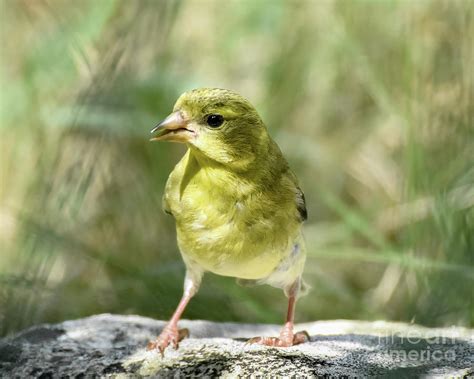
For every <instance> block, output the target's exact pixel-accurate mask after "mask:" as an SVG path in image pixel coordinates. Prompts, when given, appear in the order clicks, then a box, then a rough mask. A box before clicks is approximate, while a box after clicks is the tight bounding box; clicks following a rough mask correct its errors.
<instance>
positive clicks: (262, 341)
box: [247, 331, 309, 347]
mask: <svg viewBox="0 0 474 379" xmlns="http://www.w3.org/2000/svg"><path fill="white" fill-rule="evenodd" d="M308 341H309V334H308V332H307V331H302V332H297V333H295V334H293V333H291V334H288V333H284V332H282V333H281V334H280V337H254V338H251V339H249V340H248V341H247V343H250V344H253V343H256V344H259V345H264V346H273V347H290V346H294V345H299V344H300V343H304V342H308Z"/></svg>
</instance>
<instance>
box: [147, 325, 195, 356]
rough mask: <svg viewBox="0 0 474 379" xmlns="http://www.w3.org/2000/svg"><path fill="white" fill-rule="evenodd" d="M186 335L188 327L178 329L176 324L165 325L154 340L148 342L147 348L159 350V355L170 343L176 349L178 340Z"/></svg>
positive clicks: (187, 334)
mask: <svg viewBox="0 0 474 379" xmlns="http://www.w3.org/2000/svg"><path fill="white" fill-rule="evenodd" d="M188 336H189V330H188V329H178V327H177V326H170V325H167V326H166V327H165V328H164V329H163V331H162V332H161V334H160V335H159V336H158V337H157V338H156V340H155V341H150V342H148V345H147V350H159V352H160V354H161V356H163V355H164V352H165V349H166V348H167V347H168V346H169V345H170V344H171V345H173V347H174V348H175V349H177V348H178V346H179V342H180V341H181V340H182V339H184V338H186V337H188Z"/></svg>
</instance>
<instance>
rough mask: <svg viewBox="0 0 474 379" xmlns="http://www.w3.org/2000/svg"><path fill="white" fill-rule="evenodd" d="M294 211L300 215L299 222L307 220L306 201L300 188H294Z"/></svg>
mask: <svg viewBox="0 0 474 379" xmlns="http://www.w3.org/2000/svg"><path fill="white" fill-rule="evenodd" d="M296 209H297V210H298V213H299V214H300V218H301V222H303V221H306V220H307V219H308V211H307V210H306V200H305V198H304V193H303V191H302V190H301V188H300V187H296Z"/></svg>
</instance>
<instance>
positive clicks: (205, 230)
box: [148, 88, 307, 354]
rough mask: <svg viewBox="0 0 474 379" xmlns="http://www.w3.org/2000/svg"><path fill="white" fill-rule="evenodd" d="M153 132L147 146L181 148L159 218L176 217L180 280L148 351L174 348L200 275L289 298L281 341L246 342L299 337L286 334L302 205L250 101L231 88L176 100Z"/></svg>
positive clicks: (299, 267)
mask: <svg viewBox="0 0 474 379" xmlns="http://www.w3.org/2000/svg"><path fill="white" fill-rule="evenodd" d="M152 133H153V134H154V137H153V138H152V139H151V140H152V141H172V142H181V143H185V144H186V145H187V147H188V150H187V152H186V154H185V155H184V157H183V158H182V159H181V161H180V162H179V163H178V164H177V165H176V167H175V168H174V170H173V172H172V173H171V175H170V177H169V178H168V182H167V184H166V189H165V193H164V196H163V208H164V210H165V212H167V213H169V214H171V215H172V216H173V217H174V218H175V220H176V230H177V239H178V246H179V249H180V251H181V255H182V258H183V261H184V263H185V266H186V278H185V280H184V293H183V297H182V299H181V301H180V303H179V305H178V307H177V309H176V311H175V313H174V314H173V316H172V317H171V320H170V321H169V323H168V324H167V326H166V327H165V328H164V329H163V331H162V333H161V334H160V336H159V337H158V338H157V339H156V341H153V342H150V343H149V345H148V348H149V349H158V350H159V351H160V352H161V353H162V354H163V351H164V350H165V349H166V347H167V346H168V345H169V344H170V343H171V344H172V345H173V346H174V347H175V348H176V347H177V346H178V342H179V341H180V340H181V339H182V338H183V337H184V336H185V335H186V334H187V331H185V330H178V320H179V319H180V317H181V315H182V313H183V311H184V309H185V307H186V305H187V304H188V302H189V300H190V299H191V297H192V296H193V295H194V294H195V293H196V292H197V290H198V288H199V285H200V283H201V278H202V275H203V273H204V272H206V271H210V272H213V273H216V274H219V275H224V276H232V277H236V278H239V279H240V280H243V281H244V282H255V283H258V284H260V283H267V284H270V285H272V286H275V287H278V288H282V289H283V290H284V292H285V294H286V295H287V297H288V298H289V303H288V313H287V318H286V323H285V325H284V327H283V329H282V331H281V333H280V336H279V337H256V338H253V339H251V340H250V342H254V343H260V344H264V345H270V346H280V347H286V346H292V345H294V344H298V343H301V342H304V341H306V340H307V334H306V333H305V332H299V333H294V332H293V320H294V311H295V302H296V298H297V295H298V292H299V291H300V289H301V286H302V280H301V273H302V272H303V267H304V263H305V248H304V243H303V238H302V235H301V226H302V223H303V221H304V220H306V217H307V213H306V207H305V199H304V195H303V192H302V191H301V189H300V188H299V186H298V181H297V179H296V176H295V175H294V174H293V172H291V170H290V168H289V167H288V163H287V162H286V160H285V158H284V157H283V155H282V153H281V151H280V149H279V148H278V146H277V144H276V143H275V142H274V141H273V140H272V139H271V137H270V136H269V134H268V132H267V129H266V127H265V125H264V124H263V122H262V120H261V119H260V117H259V115H258V114H257V111H256V110H255V109H254V107H253V106H252V104H250V102H249V101H247V100H246V99H244V98H243V97H242V96H240V95H238V94H237V93H234V92H232V91H229V90H224V89H217V88H201V89H195V90H193V91H189V92H186V93H184V94H183V95H181V96H180V98H179V99H178V101H177V102H176V104H175V106H174V109H173V113H171V115H169V116H168V117H167V118H166V119H165V120H164V121H163V122H161V123H160V124H159V125H158V126H156V127H155V128H154V129H153V130H152Z"/></svg>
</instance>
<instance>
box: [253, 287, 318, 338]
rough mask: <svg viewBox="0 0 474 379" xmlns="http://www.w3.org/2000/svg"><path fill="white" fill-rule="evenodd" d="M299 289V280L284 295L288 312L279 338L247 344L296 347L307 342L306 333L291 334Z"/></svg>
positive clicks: (307, 336)
mask: <svg viewBox="0 0 474 379" xmlns="http://www.w3.org/2000/svg"><path fill="white" fill-rule="evenodd" d="M299 289H300V279H298V280H297V281H296V282H295V283H293V284H292V285H291V286H290V287H289V288H288V291H285V293H286V294H287V296H288V312H287V314H286V322H285V325H284V326H283V328H282V330H281V332H280V336H279V337H255V338H252V339H250V340H249V343H258V344H260V345H266V346H277V347H289V346H293V345H298V344H300V343H303V342H306V341H308V340H309V335H308V333H307V332H305V331H303V332H298V333H296V334H295V333H293V327H294V320H295V307H296V297H297V295H298V291H299Z"/></svg>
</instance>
